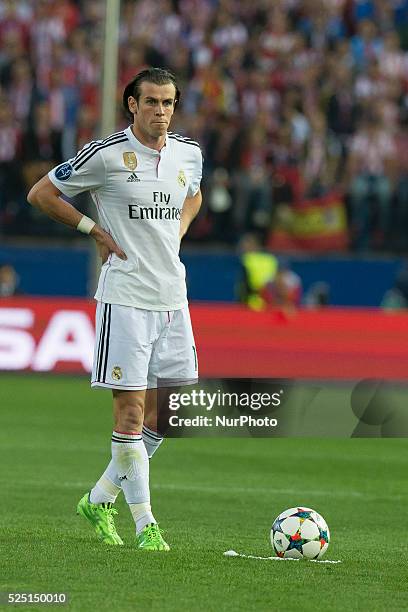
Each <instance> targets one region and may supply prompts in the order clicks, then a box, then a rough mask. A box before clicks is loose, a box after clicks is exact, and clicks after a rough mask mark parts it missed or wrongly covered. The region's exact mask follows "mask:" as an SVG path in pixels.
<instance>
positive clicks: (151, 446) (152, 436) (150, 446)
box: [142, 425, 163, 459]
mask: <svg viewBox="0 0 408 612" xmlns="http://www.w3.org/2000/svg"><path fill="white" fill-rule="evenodd" d="M142 437H143V442H144V445H145V447H146V450H147V455H148V457H149V459H151V458H152V457H153V455H154V453H155V452H156V451H157V449H158V448H159V446H160V444H161V443H162V442H163V436H161V435H160V434H159V433H157V431H153V430H152V429H149V428H148V427H146V425H143V429H142Z"/></svg>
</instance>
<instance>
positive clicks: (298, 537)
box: [271, 507, 330, 559]
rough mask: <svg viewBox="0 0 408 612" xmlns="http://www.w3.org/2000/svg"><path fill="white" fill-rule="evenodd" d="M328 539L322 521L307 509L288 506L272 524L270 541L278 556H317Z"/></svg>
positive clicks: (310, 557)
mask: <svg viewBox="0 0 408 612" xmlns="http://www.w3.org/2000/svg"><path fill="white" fill-rule="evenodd" d="M329 542H330V532H329V528H328V526H327V523H326V521H325V520H324V518H323V517H322V516H320V514H318V513H317V512H315V510H312V509H311V508H303V507H299V508H289V510H285V511H284V512H282V513H281V514H280V515H279V516H278V517H277V518H276V519H275V520H274V522H273V525H272V529H271V543H272V546H273V548H274V550H275V553H276V554H277V556H278V557H284V558H287V557H289V558H292V559H321V558H322V557H323V555H324V554H325V552H326V550H327V549H328V547H329Z"/></svg>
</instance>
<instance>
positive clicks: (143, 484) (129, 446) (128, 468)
mask: <svg viewBox="0 0 408 612" xmlns="http://www.w3.org/2000/svg"><path fill="white" fill-rule="evenodd" d="M112 459H113V464H114V467H115V469H116V472H117V474H118V478H119V480H120V482H121V485H122V489H123V493H124V494H125V498H126V501H127V503H128V504H129V506H131V512H132V515H133V516H134V517H136V518H135V522H139V524H141V523H142V521H140V519H141V518H142V516H143V515H146V517H147V522H146V523H145V524H147V523H155V522H156V521H155V519H154V516H153V514H152V512H151V509H150V490H149V457H148V455H147V451H146V447H145V445H144V442H143V439H142V436H141V434H135V433H122V432H118V431H114V432H113V433H112ZM146 504H148V507H147V506H146ZM135 506H143V508H142V507H140V508H135ZM142 510H143V513H142V514H141V511H142ZM139 530H140V529H139Z"/></svg>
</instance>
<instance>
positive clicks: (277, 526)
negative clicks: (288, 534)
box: [272, 518, 285, 533]
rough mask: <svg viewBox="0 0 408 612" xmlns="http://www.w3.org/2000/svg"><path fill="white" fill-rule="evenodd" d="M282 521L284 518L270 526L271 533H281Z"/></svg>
mask: <svg viewBox="0 0 408 612" xmlns="http://www.w3.org/2000/svg"><path fill="white" fill-rule="evenodd" d="M284 520H285V519H284V518H283V519H276V521H275V522H274V524H273V525H272V529H273V531H280V532H281V533H283V529H282V527H281V525H282V523H283V521H284Z"/></svg>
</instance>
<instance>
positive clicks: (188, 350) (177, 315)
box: [91, 302, 198, 391]
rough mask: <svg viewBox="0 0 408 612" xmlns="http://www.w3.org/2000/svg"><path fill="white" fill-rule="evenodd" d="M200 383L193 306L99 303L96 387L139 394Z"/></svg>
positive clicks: (94, 376) (94, 364)
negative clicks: (172, 307)
mask: <svg viewBox="0 0 408 612" xmlns="http://www.w3.org/2000/svg"><path fill="white" fill-rule="evenodd" d="M197 380H198V362H197V352H196V347H195V342H194V336H193V330H192V327H191V320H190V313H189V310H188V306H185V307H184V308H182V309H181V310H173V311H163V312H161V311H154V310H143V309H141V308H133V307H132V306H121V305H119V304H106V303H104V302H98V304H97V307H96V341H95V351H94V361H93V368H92V379H91V386H92V387H107V388H109V389H122V390H127V391H137V390H140V389H156V388H157V387H160V386H172V385H177V384H178V385H184V384H194V383H195V382H197ZM165 383H166V384H165Z"/></svg>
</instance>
